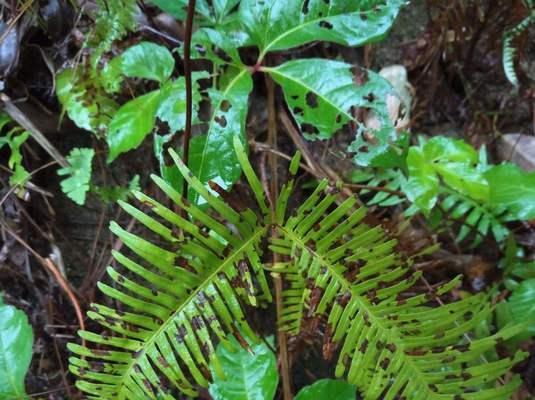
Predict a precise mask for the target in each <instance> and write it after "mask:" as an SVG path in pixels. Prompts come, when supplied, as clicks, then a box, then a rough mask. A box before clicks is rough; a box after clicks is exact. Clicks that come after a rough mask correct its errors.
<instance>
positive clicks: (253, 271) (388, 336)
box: [69, 136, 524, 400]
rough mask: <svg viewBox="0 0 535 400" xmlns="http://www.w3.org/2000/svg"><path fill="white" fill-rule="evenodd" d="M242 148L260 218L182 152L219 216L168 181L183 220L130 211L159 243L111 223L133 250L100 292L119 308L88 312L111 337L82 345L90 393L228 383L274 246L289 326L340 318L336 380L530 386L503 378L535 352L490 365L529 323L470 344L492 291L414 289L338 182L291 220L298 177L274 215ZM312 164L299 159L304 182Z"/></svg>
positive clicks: (405, 390) (425, 393) (395, 387)
mask: <svg viewBox="0 0 535 400" xmlns="http://www.w3.org/2000/svg"><path fill="white" fill-rule="evenodd" d="M234 146H235V149H236V153H237V158H238V160H239V162H240V164H241V166H242V169H243V171H244V174H245V177H246V178H247V180H248V182H249V185H250V186H251V188H252V190H253V193H254V196H255V198H256V200H257V202H258V205H259V209H260V211H256V212H254V211H252V210H251V209H246V210H244V211H242V210H235V209H233V208H232V207H230V206H229V205H227V204H226V203H225V202H224V201H223V200H222V199H221V198H220V197H216V196H214V195H212V194H211V192H210V190H209V189H207V188H206V187H205V186H203V184H202V183H201V182H200V181H199V180H198V179H197V178H196V177H194V176H193V174H192V173H191V172H190V171H189V170H188V168H187V167H186V166H185V165H184V164H183V163H182V161H181V160H180V159H179V157H178V156H177V155H176V154H175V153H173V152H171V156H172V157H173V159H174V161H175V163H176V165H177V167H178V169H179V171H180V172H181V174H182V175H183V176H184V178H185V179H186V180H187V181H188V183H189V186H190V187H191V188H192V189H193V190H195V191H196V192H197V193H198V194H199V195H200V196H202V197H203V198H204V199H205V201H206V203H207V204H208V209H207V210H201V209H199V208H198V207H197V206H195V205H193V204H190V203H189V202H188V201H187V200H185V199H183V198H182V196H181V195H180V194H179V193H178V192H176V191H175V190H174V189H173V188H172V187H171V186H170V185H169V184H168V183H166V182H164V181H163V180H162V179H161V178H158V177H153V179H154V182H155V183H156V185H157V186H158V187H159V188H160V189H161V190H162V191H163V192H164V193H165V194H166V195H167V197H169V198H170V199H171V200H172V201H173V202H174V204H175V206H176V207H177V208H179V209H182V210H184V213H183V214H177V213H175V212H174V211H172V210H171V209H169V208H167V207H166V206H164V205H163V204H161V203H159V202H157V201H155V200H153V199H152V198H150V197H148V196H146V195H144V194H142V193H139V192H136V193H135V196H136V198H137V199H138V200H139V201H140V202H141V204H142V206H143V207H135V206H133V205H130V204H127V203H124V202H121V203H120V205H121V206H122V208H123V209H124V210H125V212H127V213H128V214H130V215H131V216H133V217H134V218H135V219H136V220H138V221H139V222H140V224H141V225H143V226H144V227H145V228H146V230H148V231H150V232H149V234H147V235H144V237H153V238H155V239H154V240H152V241H149V240H147V239H144V238H142V237H140V236H137V235H135V234H133V233H130V232H128V231H126V230H124V229H123V228H121V227H120V226H119V225H118V224H115V223H113V224H112V225H111V230H112V232H113V233H115V235H117V236H118V237H119V238H120V239H121V240H122V241H123V242H124V245H125V247H126V248H127V249H129V251H128V253H124V254H123V253H118V252H114V253H113V255H114V257H115V260H116V261H117V263H118V264H119V265H120V267H113V268H112V267H110V268H108V275H109V278H110V280H111V281H112V284H106V283H103V282H100V283H99V284H98V285H99V288H100V290H101V291H102V292H103V293H104V294H105V295H106V296H107V297H109V298H111V299H113V300H114V301H115V302H116V303H117V306H116V309H114V308H112V307H109V306H106V305H103V304H95V305H93V309H92V311H90V312H88V316H89V317H90V318H92V319H93V320H95V321H96V322H98V323H99V324H100V325H102V326H103V327H104V328H105V329H106V330H107V331H108V333H107V334H97V333H93V332H88V331H81V332H80V333H79V334H80V336H81V337H82V338H83V339H85V340H86V341H87V342H89V343H90V344H91V346H90V347H83V346H79V345H76V344H70V345H69V348H70V350H71V351H72V352H73V353H74V354H75V355H76V356H74V357H72V358H71V359H70V367H69V369H70V370H71V371H72V372H73V373H74V374H76V375H77V376H78V377H79V379H78V381H77V383H76V384H77V387H78V388H80V389H81V390H82V391H84V392H85V393H86V394H87V395H88V398H91V399H102V400H109V399H119V400H123V399H124V400H126V399H128V400H142V399H162V398H163V399H174V398H175V397H174V393H175V392H176V391H177V390H179V391H181V392H182V393H184V394H186V395H188V396H194V395H196V393H197V387H198V386H207V384H208V382H209V381H210V380H211V379H212V376H211V372H210V371H214V372H215V373H217V374H218V375H221V376H224V371H222V369H221V366H220V364H219V361H218V358H217V355H216V353H215V351H214V347H215V342H216V341H218V342H221V343H222V344H223V345H224V346H227V347H228V348H230V349H232V348H233V347H232V346H233V345H232V343H231V341H230V340H229V339H228V336H229V335H230V334H233V335H235V336H237V337H240V336H241V334H242V333H243V334H244V335H246V336H248V337H250V338H252V339H253V340H254V339H255V338H256V337H255V333H254V332H253V331H252V329H251V328H250V327H249V325H248V324H247V322H246V319H245V311H244V306H245V305H250V306H258V305H262V303H263V302H269V301H271V294H270V291H269V287H268V282H267V280H266V276H265V274H264V270H265V269H269V268H266V267H264V266H263V265H262V261H261V259H262V255H263V244H264V241H265V239H269V247H270V249H271V250H272V251H274V252H276V253H278V254H279V255H281V263H280V264H279V265H275V266H273V270H274V271H275V272H277V273H279V274H281V275H282V277H283V279H284V281H285V282H286V288H285V290H284V291H283V302H284V305H285V307H286V308H285V310H284V313H283V316H282V318H281V321H280V326H281V327H282V328H283V329H286V330H288V331H290V332H292V333H294V334H297V333H298V332H299V330H300V324H301V321H302V320H303V319H304V318H306V317H311V316H315V315H324V316H326V317H327V323H328V329H327V332H326V339H325V340H326V342H327V344H329V347H332V346H331V345H332V344H341V350H340V355H339V360H338V363H337V367H336V375H337V376H342V375H346V376H347V379H348V380H349V382H351V383H354V384H357V385H358V387H359V388H360V389H361V390H362V391H363V393H364V398H365V399H379V398H380V399H394V398H398V397H399V396H401V397H402V398H403V397H404V398H410V399H411V400H412V399H414V400H420V399H422V400H428V399H441V400H442V399H451V400H456V399H459V398H462V399H476V398H477V399H478V400H480V399H506V398H508V397H509V395H510V393H512V392H513V391H514V390H515V389H516V387H517V386H518V379H516V378H515V379H513V380H511V381H510V382H508V383H506V384H505V385H502V386H495V381H496V379H497V378H499V377H502V376H503V375H504V374H505V373H506V372H507V371H508V369H509V368H510V367H511V365H513V364H514V363H516V362H517V361H519V360H520V359H521V358H523V357H524V354H523V353H521V352H518V353H517V354H516V355H515V356H514V357H512V358H506V359H502V360H497V361H493V362H490V363H485V362H484V360H483V359H482V357H483V356H484V354H485V353H486V352H487V351H489V350H491V349H493V348H494V346H495V345H496V343H497V342H499V341H501V340H506V339H508V338H509V337H511V336H514V335H515V334H517V333H518V332H520V331H522V329H523V327H522V326H520V327H519V326H508V327H505V328H504V329H502V330H501V331H499V332H498V333H496V334H495V335H493V336H491V337H488V338H484V339H479V340H475V341H473V342H467V341H466V338H465V335H466V333H467V332H470V331H471V330H473V329H474V328H475V327H476V326H477V325H478V324H479V323H480V322H481V321H482V320H484V319H485V318H487V316H488V315H489V313H490V312H491V306H490V305H489V303H488V301H486V299H485V297H484V296H483V295H476V296H468V297H466V298H464V299H462V300H460V301H457V302H455V303H452V304H448V305H446V306H442V307H432V305H433V301H434V300H435V297H436V296H440V295H442V294H444V293H446V292H448V291H449V290H451V289H452V288H453V287H455V286H456V285H457V284H458V279H457V280H453V281H452V282H449V283H446V284H444V285H442V286H440V287H438V288H435V291H434V292H433V293H429V294H416V295H415V294H411V293H410V292H408V291H407V289H410V288H411V287H412V286H413V284H414V283H415V282H416V280H418V279H419V277H420V272H413V271H412V269H411V268H410V266H409V265H407V263H404V262H403V260H401V259H400V258H399V257H398V255H397V253H396V251H395V245H396V242H395V241H394V240H390V239H389V238H387V237H386V236H385V233H384V232H383V230H382V229H381V227H379V226H378V227H370V226H368V225H367V224H365V223H364V222H363V219H364V217H365V215H366V210H365V209H364V208H355V206H356V203H357V200H356V198H353V197H350V198H348V199H346V200H345V201H343V202H341V203H340V204H338V203H337V200H338V196H337V192H338V189H337V188H332V187H330V186H329V185H328V182H327V181H322V182H320V184H319V185H318V186H317V188H316V189H315V190H314V192H313V193H312V194H311V195H310V196H309V198H307V199H306V200H305V201H304V202H303V203H302V205H301V206H300V207H299V208H298V209H297V210H296V211H295V212H293V213H289V212H288V209H287V208H288V199H289V196H290V194H291V192H292V189H293V185H294V182H293V178H292V179H291V180H290V182H288V183H287V184H286V185H285V186H284V187H283V188H282V190H281V195H280V197H279V199H278V200H277V202H276V204H275V210H274V212H272V211H271V209H270V208H269V207H268V205H267V201H266V196H265V193H264V192H263V190H262V185H261V183H260V181H259V180H258V177H257V176H256V175H255V173H254V171H253V169H252V167H251V165H250V164H249V162H248V160H247V155H246V153H245V150H244V149H243V146H242V144H241V142H240V139H238V137H237V136H236V137H235V140H234ZM299 157H300V156H299V154H297V155H296V156H295V157H294V158H293V160H292V162H291V165H290V174H291V175H292V177H293V176H294V175H295V174H296V171H297V168H298V166H299ZM145 210H149V211H145ZM287 214H289V215H287ZM177 231H181V232H182V234H181V235H179V234H177ZM240 332H241V333H240ZM242 343H243V345H244V346H246V341H245V340H243V341H242ZM476 392H477V397H476V394H475V393H476Z"/></svg>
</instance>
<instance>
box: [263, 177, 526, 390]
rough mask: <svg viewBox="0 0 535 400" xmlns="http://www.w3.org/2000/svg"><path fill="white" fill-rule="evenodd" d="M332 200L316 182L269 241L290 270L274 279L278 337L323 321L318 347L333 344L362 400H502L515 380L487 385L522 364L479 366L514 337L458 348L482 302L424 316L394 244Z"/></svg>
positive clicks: (423, 304) (481, 313)
mask: <svg viewBox="0 0 535 400" xmlns="http://www.w3.org/2000/svg"><path fill="white" fill-rule="evenodd" d="M335 200H336V196H335V194H334V193H332V190H330V189H329V187H328V186H327V182H322V183H321V184H320V185H319V186H318V188H317V189H316V190H315V191H314V193H313V194H312V195H311V197H309V199H307V200H306V201H305V203H303V205H302V206H301V207H300V208H299V209H298V210H297V212H296V213H295V214H294V215H293V216H292V217H290V218H289V219H288V220H287V222H286V223H285V224H284V225H282V226H279V227H278V233H279V236H278V238H275V239H272V240H271V250H273V251H275V252H277V253H278V254H280V255H281V257H287V258H288V259H290V260H292V261H290V262H288V263H286V264H283V265H281V266H279V269H278V272H279V273H281V274H282V275H283V277H284V278H285V279H286V280H288V281H289V282H291V286H290V288H288V289H287V290H286V293H285V294H284V295H283V296H284V300H285V306H286V307H287V309H286V313H285V314H284V316H283V321H282V327H283V328H284V329H287V330H289V331H290V332H291V333H293V334H296V333H297V332H298V331H299V322H300V321H302V320H303V318H305V317H312V316H315V315H326V316H327V323H328V328H327V333H326V339H325V340H326V342H327V344H331V345H332V344H333V343H334V344H338V343H340V344H341V350H340V355H339V359H338V363H337V367H336V376H337V377H340V376H343V375H346V377H347V380H348V381H349V383H353V384H356V385H358V386H359V388H361V389H362V391H363V393H364V398H365V399H379V398H380V399H394V398H396V397H397V396H402V397H406V398H410V399H434V398H437V399H438V398H440V399H454V398H456V396H460V395H462V396H463V397H462V398H475V397H474V396H471V395H470V394H466V393H467V392H470V391H471V390H478V391H479V393H478V395H480V396H483V397H477V398H478V399H479V398H493V399H506V398H508V396H509V395H510V394H511V393H512V392H513V391H514V390H515V389H516V387H517V386H518V383H519V382H518V381H517V380H515V381H512V382H510V383H508V384H506V385H504V386H501V387H499V388H496V387H494V386H493V385H490V382H494V381H495V380H496V378H497V377H500V376H502V375H504V374H505V373H506V372H507V371H508V369H509V368H510V367H511V365H513V364H514V363H515V362H517V361H518V360H520V359H522V357H523V355H522V354H521V353H518V354H516V355H515V357H514V358H513V359H512V360H509V359H505V360H500V361H496V362H491V363H489V364H486V363H485V362H484V361H482V360H481V359H480V357H481V355H482V354H483V353H484V352H485V351H486V350H488V349H491V348H493V347H494V346H495V345H496V343H497V342H498V341H500V340H505V339H507V338H509V337H511V336H513V335H514V334H516V333H517V332H518V331H519V329H521V328H515V327H507V328H506V329H504V330H502V331H500V332H499V333H497V334H496V335H494V336H492V337H489V338H485V339H481V340H476V341H473V342H471V343H463V340H464V339H463V336H464V334H465V333H466V332H470V331H471V330H472V329H474V328H475V327H476V326H477V324H478V323H479V322H480V321H481V320H483V319H484V318H486V317H487V316H488V315H489V313H490V312H491V308H490V306H489V305H488V302H487V301H486V299H485V298H484V297H483V296H472V297H468V298H466V299H463V300H461V301H458V302H456V303H453V304H449V305H447V306H444V307H440V308H431V307H429V306H428V304H429V302H430V301H432V299H433V294H431V296H429V295H413V296H411V295H407V294H405V293H406V290H407V289H409V288H410V287H411V286H412V285H414V283H415V282H416V281H417V280H418V279H419V277H420V273H419V272H417V273H413V272H412V271H411V270H410V268H409V267H408V266H406V265H403V263H402V262H401V260H400V259H399V257H398V256H397V255H396V253H395V252H394V246H395V241H393V240H387V238H385V236H384V233H383V231H382V230H381V229H380V228H378V227H376V228H370V227H368V226H367V225H365V224H363V223H362V219H363V217H364V216H365V210H364V209H362V208H361V209H357V210H354V208H353V206H354V205H355V203H356V200H355V199H353V198H350V199H348V200H346V201H345V202H344V203H342V204H340V205H339V206H337V207H334V202H335ZM332 207H334V209H332ZM331 209H332V211H330V212H328V211H329V210H331ZM325 214H326V215H327V216H326V217H324V215H325ZM456 284H457V281H456V280H454V281H452V282H450V283H448V284H445V285H443V286H442V287H439V288H438V289H436V293H435V294H436V295H440V294H443V293H445V292H447V291H449V290H451V288H452V287H454V286H455V285H456ZM445 364H447V368H444V365H445ZM489 371H492V372H490V373H489Z"/></svg>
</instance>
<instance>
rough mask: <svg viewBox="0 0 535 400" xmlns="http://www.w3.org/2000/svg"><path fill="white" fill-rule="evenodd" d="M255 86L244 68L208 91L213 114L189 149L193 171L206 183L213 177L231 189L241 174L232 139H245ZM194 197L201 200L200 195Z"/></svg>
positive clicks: (194, 199) (197, 200)
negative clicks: (225, 82)
mask: <svg viewBox="0 0 535 400" xmlns="http://www.w3.org/2000/svg"><path fill="white" fill-rule="evenodd" d="M252 87H253V82H252V79H251V75H250V73H249V71H248V70H246V69H242V70H239V71H237V72H236V73H235V74H233V75H231V76H230V77H229V83H228V84H227V85H226V86H225V87H224V88H222V89H221V90H216V89H212V90H211V91H210V92H209V94H210V100H211V102H212V110H213V113H212V116H211V118H210V121H209V122H208V130H207V132H206V133H205V134H202V135H200V136H197V137H194V138H193V139H192V143H191V149H190V160H191V166H192V167H191V170H192V172H193V173H194V174H195V176H197V177H198V178H199V180H200V181H201V182H202V183H203V184H207V183H208V181H210V180H213V181H215V182H216V183H217V184H219V186H221V187H222V188H223V189H228V188H229V187H230V186H232V184H234V183H235V182H236V181H237V180H238V178H239V177H240V173H241V169H240V165H239V163H238V159H237V157H236V153H235V152H234V150H233V148H234V146H233V140H234V137H235V136H237V137H239V138H240V140H241V141H242V142H244V143H245V142H246V139H245V118H246V116H247V107H248V98H249V93H250V92H251V90H252ZM192 200H193V201H194V202H195V203H198V202H199V201H202V200H201V198H200V197H199V195H198V194H195V195H193V198H192Z"/></svg>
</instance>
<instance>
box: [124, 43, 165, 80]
mask: <svg viewBox="0 0 535 400" xmlns="http://www.w3.org/2000/svg"><path fill="white" fill-rule="evenodd" d="M174 68H175V60H174V59H173V55H172V54H171V52H170V51H169V50H167V48H165V47H163V46H160V45H157V44H155V43H152V42H141V43H139V44H136V45H135V46H132V47H130V48H128V49H127V50H126V51H125V52H124V53H123V54H121V70H122V72H123V74H125V75H126V76H128V77H132V78H143V79H150V80H154V81H158V82H160V83H162V82H164V81H166V80H167V79H169V77H170V76H171V74H172V73H173V69H174Z"/></svg>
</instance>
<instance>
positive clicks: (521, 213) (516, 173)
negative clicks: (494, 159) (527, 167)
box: [485, 164, 535, 220]
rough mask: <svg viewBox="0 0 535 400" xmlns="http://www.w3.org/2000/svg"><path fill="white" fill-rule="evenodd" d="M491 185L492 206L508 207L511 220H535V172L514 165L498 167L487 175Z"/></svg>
mask: <svg viewBox="0 0 535 400" xmlns="http://www.w3.org/2000/svg"><path fill="white" fill-rule="evenodd" d="M485 178H486V179H487V180H488V182H489V185H490V196H489V200H490V204H491V205H492V206H494V207H500V206H503V207H507V210H508V211H509V214H510V218H511V219H518V220H528V219H532V218H535V172H525V171H522V170H521V169H520V168H519V167H518V166H516V165H514V164H503V165H497V166H495V167H493V168H491V169H489V170H488V171H487V172H486V173H485Z"/></svg>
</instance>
